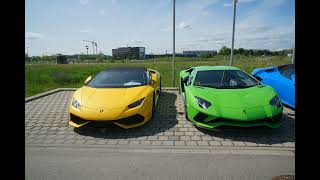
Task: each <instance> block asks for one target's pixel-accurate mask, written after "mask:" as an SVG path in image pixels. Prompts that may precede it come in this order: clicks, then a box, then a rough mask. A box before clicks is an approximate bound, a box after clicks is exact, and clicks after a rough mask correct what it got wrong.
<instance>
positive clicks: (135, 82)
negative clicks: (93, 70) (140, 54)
mask: <svg viewBox="0 0 320 180" xmlns="http://www.w3.org/2000/svg"><path fill="white" fill-rule="evenodd" d="M148 78H149V77H148V73H147V71H146V70H144V69H111V70H106V71H102V72H100V73H98V74H97V75H96V76H94V77H93V78H92V80H91V81H90V82H89V83H88V84H87V86H89V87H94V88H106V87H115V88H121V87H134V86H144V85H146V84H147V83H148Z"/></svg>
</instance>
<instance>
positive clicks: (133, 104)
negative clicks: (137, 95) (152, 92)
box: [128, 97, 145, 108]
mask: <svg viewBox="0 0 320 180" xmlns="http://www.w3.org/2000/svg"><path fill="white" fill-rule="evenodd" d="M144 99H145V97H144V98H141V99H139V100H138V101H136V102H134V103H132V104H130V105H129V106H128V107H129V108H134V107H137V106H140V105H141V104H142V102H143V101H144Z"/></svg>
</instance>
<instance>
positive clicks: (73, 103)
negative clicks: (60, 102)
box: [71, 98, 81, 109]
mask: <svg viewBox="0 0 320 180" xmlns="http://www.w3.org/2000/svg"><path fill="white" fill-rule="evenodd" d="M71 103H72V106H73V107H75V108H77V109H80V107H81V105H80V103H79V101H77V100H76V99H74V98H72V102H71Z"/></svg>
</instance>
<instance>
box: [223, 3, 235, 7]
mask: <svg viewBox="0 0 320 180" xmlns="http://www.w3.org/2000/svg"><path fill="white" fill-rule="evenodd" d="M223 6H224V7H230V6H233V4H232V3H224V4H223Z"/></svg>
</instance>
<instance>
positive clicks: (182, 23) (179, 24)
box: [160, 21, 192, 31]
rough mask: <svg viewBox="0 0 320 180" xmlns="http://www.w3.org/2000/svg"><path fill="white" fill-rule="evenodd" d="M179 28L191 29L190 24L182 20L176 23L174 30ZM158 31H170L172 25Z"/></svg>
mask: <svg viewBox="0 0 320 180" xmlns="http://www.w3.org/2000/svg"><path fill="white" fill-rule="evenodd" d="M181 29H192V26H191V24H189V23H186V22H184V21H182V22H180V23H178V24H176V30H181ZM160 31H172V26H167V27H166V28H162V29H160Z"/></svg>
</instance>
